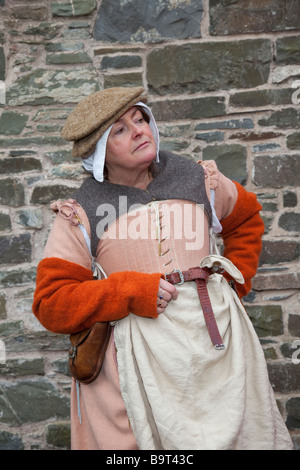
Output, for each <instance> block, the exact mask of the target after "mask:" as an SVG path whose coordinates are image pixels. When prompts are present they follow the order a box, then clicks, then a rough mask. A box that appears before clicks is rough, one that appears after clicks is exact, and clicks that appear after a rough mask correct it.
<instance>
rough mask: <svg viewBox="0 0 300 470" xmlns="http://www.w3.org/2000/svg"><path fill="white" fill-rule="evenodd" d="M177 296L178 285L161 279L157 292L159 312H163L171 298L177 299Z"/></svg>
mask: <svg viewBox="0 0 300 470" xmlns="http://www.w3.org/2000/svg"><path fill="white" fill-rule="evenodd" d="M177 297H178V290H177V289H176V287H175V286H173V284H170V282H168V281H166V280H165V279H160V281H159V289H158V293H157V313H158V314H160V313H163V312H164V311H165V309H166V307H167V305H168V303H169V302H170V300H172V299H173V300H176V299H177Z"/></svg>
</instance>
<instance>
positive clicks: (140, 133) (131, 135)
mask: <svg viewBox="0 0 300 470" xmlns="http://www.w3.org/2000/svg"><path fill="white" fill-rule="evenodd" d="M155 157H156V145H155V140H154V137H153V134H152V132H151V129H150V126H149V124H148V123H147V122H146V121H145V119H144V117H143V114H142V112H141V111H140V109H138V108H137V107H133V108H130V109H129V110H128V111H127V112H126V113H125V114H123V116H122V117H121V118H120V119H119V120H118V121H116V122H115V123H114V125H113V127H112V130H111V131H110V134H109V137H108V140H107V146H106V157H105V163H106V167H107V170H108V173H110V171H116V170H122V171H124V170H129V171H134V170H138V171H139V170H143V169H146V168H148V166H149V165H150V164H151V162H152V161H153V160H154V158H155Z"/></svg>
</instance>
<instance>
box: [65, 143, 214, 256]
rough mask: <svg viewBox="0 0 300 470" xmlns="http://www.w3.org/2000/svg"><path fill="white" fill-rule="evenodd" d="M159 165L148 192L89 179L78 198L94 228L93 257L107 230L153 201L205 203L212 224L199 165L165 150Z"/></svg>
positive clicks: (92, 233)
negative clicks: (125, 216) (124, 216)
mask: <svg viewBox="0 0 300 470" xmlns="http://www.w3.org/2000/svg"><path fill="white" fill-rule="evenodd" d="M159 158H160V161H159V163H155V164H154V174H153V176H154V177H153V180H152V181H151V182H150V183H149V185H148V187H147V189H146V190H145V189H140V188H135V187H132V186H123V185H119V184H113V183H110V182H109V181H107V180H104V181H103V182H102V183H100V182H98V181H97V180H95V178H94V177H90V178H87V179H86V180H85V181H84V182H83V184H82V186H81V187H80V188H79V190H78V191H77V192H76V193H75V195H74V199H75V200H76V201H77V202H78V203H79V204H80V205H81V206H82V208H83V209H84V211H85V212H86V214H87V217H88V219H89V223H90V227H91V247H92V254H93V256H95V255H96V249H97V246H98V243H99V239H100V238H101V235H102V234H103V232H104V230H105V228H107V226H108V225H110V224H111V223H112V222H114V220H116V219H117V218H118V217H120V216H121V215H123V214H124V213H126V212H128V210H129V208H130V207H132V206H134V205H143V204H148V203H149V202H151V201H153V200H155V201H165V200H169V199H182V200H186V201H191V202H194V203H196V204H201V205H203V207H204V211H205V213H206V215H207V217H208V221H209V224H210V225H211V222H212V210H211V206H210V202H209V199H208V197H207V194H206V189H205V177H204V170H203V168H202V166H201V165H199V164H198V163H196V162H194V161H192V160H189V159H187V158H185V157H182V156H179V155H175V154H173V153H170V152H165V151H161V152H160V154H159Z"/></svg>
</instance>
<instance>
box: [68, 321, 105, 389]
mask: <svg viewBox="0 0 300 470" xmlns="http://www.w3.org/2000/svg"><path fill="white" fill-rule="evenodd" d="M111 328H112V327H111V325H110V323H109V322H97V323H95V324H94V325H93V326H92V327H91V328H88V329H86V330H83V331H80V332H79V333H74V334H71V335H70V341H71V347H70V349H69V367H70V372H71V374H72V376H73V377H74V379H76V380H78V382H81V383H83V384H89V383H91V382H93V381H94V380H95V379H96V378H97V377H98V375H99V373H100V371H101V368H102V364H103V360H104V356H105V353H106V349H107V346H108V342H109V339H110V334H111Z"/></svg>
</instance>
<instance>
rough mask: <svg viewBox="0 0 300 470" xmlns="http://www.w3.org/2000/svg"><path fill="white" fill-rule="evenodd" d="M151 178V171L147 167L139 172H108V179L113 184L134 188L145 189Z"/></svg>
mask: <svg viewBox="0 0 300 470" xmlns="http://www.w3.org/2000/svg"><path fill="white" fill-rule="evenodd" d="M152 180H153V177H152V174H151V171H150V170H149V168H146V170H143V171H142V172H140V173H126V174H125V173H124V172H122V174H111V172H109V173H108V181H109V182H110V183H114V184H120V185H124V186H133V187H135V188H140V189H147V186H148V184H149V183H151V181H152Z"/></svg>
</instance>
